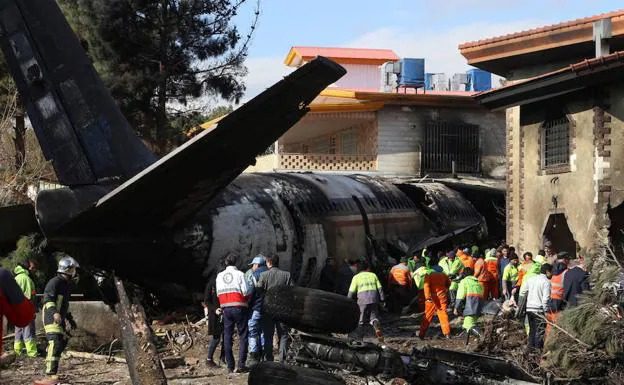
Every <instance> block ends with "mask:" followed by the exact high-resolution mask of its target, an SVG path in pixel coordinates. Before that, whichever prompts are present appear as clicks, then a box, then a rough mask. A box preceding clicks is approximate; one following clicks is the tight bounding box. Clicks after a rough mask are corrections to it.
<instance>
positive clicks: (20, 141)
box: [13, 96, 26, 172]
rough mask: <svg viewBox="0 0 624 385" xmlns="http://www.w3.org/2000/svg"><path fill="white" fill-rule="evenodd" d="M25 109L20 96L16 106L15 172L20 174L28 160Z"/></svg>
mask: <svg viewBox="0 0 624 385" xmlns="http://www.w3.org/2000/svg"><path fill="white" fill-rule="evenodd" d="M24 115H25V114H24V107H23V105H22V101H21V100H20V98H19V96H18V97H17V101H16V104H15V127H13V128H14V130H15V138H14V139H13V143H14V144H15V172H19V171H20V169H21V168H22V167H23V166H24V161H25V160H26V122H25V120H26V119H25V116H24Z"/></svg>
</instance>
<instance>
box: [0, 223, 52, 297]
mask: <svg viewBox="0 0 624 385" xmlns="http://www.w3.org/2000/svg"><path fill="white" fill-rule="evenodd" d="M46 247H47V242H46V240H45V238H43V237H42V236H41V235H39V234H30V235H27V236H23V237H21V238H20V239H18V241H17V244H16V248H15V250H14V251H12V252H11V253H9V255H8V257H7V258H4V259H2V260H1V261H0V265H1V266H2V267H4V268H5V269H7V270H9V271H11V272H12V271H13V270H14V269H15V267H16V266H17V265H20V264H22V265H27V264H28V261H29V260H32V261H34V262H36V263H37V272H36V273H35V274H34V276H33V280H34V281H35V284H36V286H37V287H38V288H41V287H43V286H45V283H46V282H45V281H46V279H47V277H49V276H51V275H53V274H54V271H55V267H56V266H55V265H54V262H53V261H50V259H49V256H48V254H47V253H46V251H45V249H46Z"/></svg>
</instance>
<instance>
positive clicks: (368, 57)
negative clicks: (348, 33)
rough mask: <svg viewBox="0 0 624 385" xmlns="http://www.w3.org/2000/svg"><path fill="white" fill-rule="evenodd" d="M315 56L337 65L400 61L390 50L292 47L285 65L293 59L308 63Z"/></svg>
mask: <svg viewBox="0 0 624 385" xmlns="http://www.w3.org/2000/svg"><path fill="white" fill-rule="evenodd" d="M317 56H325V57H327V58H330V59H333V60H335V61H336V62H338V63H340V62H342V61H362V62H371V63H373V62H375V63H379V64H382V63H384V62H387V61H396V60H399V59H400V58H399V56H398V55H397V54H396V53H394V51H393V50H391V49H371V48H337V47H302V46H294V47H292V48H291V49H290V52H289V53H288V55H287V56H286V60H285V63H286V65H291V63H292V62H293V61H294V59H295V57H300V58H301V59H303V60H305V61H308V60H311V59H313V58H315V57H317Z"/></svg>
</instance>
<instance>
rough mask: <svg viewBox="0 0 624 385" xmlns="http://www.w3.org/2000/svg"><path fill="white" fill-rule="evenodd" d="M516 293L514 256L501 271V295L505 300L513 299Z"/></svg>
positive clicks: (516, 260) (516, 280) (516, 281)
mask: <svg viewBox="0 0 624 385" xmlns="http://www.w3.org/2000/svg"><path fill="white" fill-rule="evenodd" d="M517 291H518V256H517V255H514V256H512V257H511V258H510V259H509V263H508V264H507V266H505V270H504V271H503V295H504V296H505V299H506V300H510V299H512V298H514V299H516V298H515V297H514V294H515V293H517Z"/></svg>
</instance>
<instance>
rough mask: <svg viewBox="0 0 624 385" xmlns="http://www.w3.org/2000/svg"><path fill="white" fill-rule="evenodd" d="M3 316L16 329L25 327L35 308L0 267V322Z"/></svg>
mask: <svg viewBox="0 0 624 385" xmlns="http://www.w3.org/2000/svg"><path fill="white" fill-rule="evenodd" d="M3 316H4V317H6V319H7V321H8V322H10V323H12V324H13V325H15V326H18V327H26V326H27V325H29V324H30V323H31V321H32V320H33V319H34V318H35V307H34V306H33V304H32V302H30V301H29V300H28V299H27V298H26V297H24V293H23V292H22V290H20V287H19V286H18V285H17V283H16V282H15V278H13V276H12V275H11V273H10V272H9V271H8V270H5V269H3V268H1V267H0V322H2V319H3ZM1 354H2V328H0V355H1Z"/></svg>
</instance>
